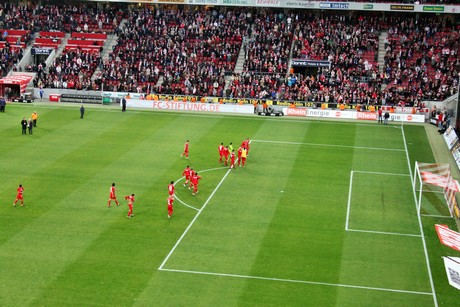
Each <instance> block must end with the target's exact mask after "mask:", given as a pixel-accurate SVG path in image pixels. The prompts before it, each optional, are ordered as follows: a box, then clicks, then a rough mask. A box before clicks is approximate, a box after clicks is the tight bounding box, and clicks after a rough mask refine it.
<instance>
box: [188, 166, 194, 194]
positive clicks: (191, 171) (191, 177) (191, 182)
mask: <svg viewBox="0 0 460 307" xmlns="http://www.w3.org/2000/svg"><path fill="white" fill-rule="evenodd" d="M193 176H195V171H194V170H193V168H191V169H190V171H189V174H188V177H189V179H190V180H189V183H190V184H189V186H188V189H189V190H190V189H191V188H192V187H193V181H192V179H193Z"/></svg>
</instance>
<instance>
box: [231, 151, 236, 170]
mask: <svg viewBox="0 0 460 307" xmlns="http://www.w3.org/2000/svg"><path fill="white" fill-rule="evenodd" d="M235 158H236V156H235V151H234V150H232V153H231V154H230V168H234V167H235Z"/></svg>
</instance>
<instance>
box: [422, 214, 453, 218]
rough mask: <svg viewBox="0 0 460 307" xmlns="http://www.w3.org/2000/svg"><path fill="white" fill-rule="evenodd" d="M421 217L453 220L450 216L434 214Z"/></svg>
mask: <svg viewBox="0 0 460 307" xmlns="http://www.w3.org/2000/svg"><path fill="white" fill-rule="evenodd" d="M420 215H421V216H425V217H437V218H442V219H450V218H452V217H451V216H450V215H432V214H420Z"/></svg>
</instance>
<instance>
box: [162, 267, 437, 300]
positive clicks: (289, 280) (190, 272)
mask: <svg viewBox="0 0 460 307" xmlns="http://www.w3.org/2000/svg"><path fill="white" fill-rule="evenodd" d="M159 270H161V271H167V272H175V273H188V274H198V275H212V276H224V277H234V278H245V279H258V280H270V281H278V282H288V283H298V284H308V285H321V286H331V287H342V288H353V289H363V290H373V291H386V292H397V293H408V294H417V295H432V293H430V292H421V291H410V290H399V289H388V288H377V287H365V286H355V285H346V284H333V283H327V282H318V281H307V280H296V279H284V278H272V277H261V276H248V275H238V274H225V273H213V272H199V271H189V270H175V269H163V268H161V269H159Z"/></svg>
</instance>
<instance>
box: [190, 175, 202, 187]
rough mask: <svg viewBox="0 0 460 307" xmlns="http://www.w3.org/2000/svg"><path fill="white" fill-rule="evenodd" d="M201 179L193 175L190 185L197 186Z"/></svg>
mask: <svg viewBox="0 0 460 307" xmlns="http://www.w3.org/2000/svg"><path fill="white" fill-rule="evenodd" d="M200 179H201V176H200V175H197V174H194V175H193V177H192V183H193V184H194V185H198V181H199V180H200Z"/></svg>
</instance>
